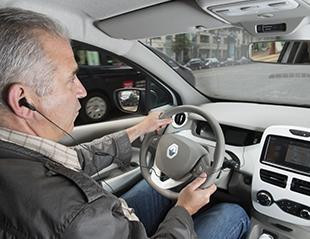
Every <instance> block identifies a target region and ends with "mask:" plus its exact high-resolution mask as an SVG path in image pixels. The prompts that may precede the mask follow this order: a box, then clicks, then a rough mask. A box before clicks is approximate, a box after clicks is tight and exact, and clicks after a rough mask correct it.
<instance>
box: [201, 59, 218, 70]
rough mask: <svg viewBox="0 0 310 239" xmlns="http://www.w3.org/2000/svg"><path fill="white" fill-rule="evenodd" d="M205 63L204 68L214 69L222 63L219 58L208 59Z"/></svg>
mask: <svg viewBox="0 0 310 239" xmlns="http://www.w3.org/2000/svg"><path fill="white" fill-rule="evenodd" d="M204 62H205V65H204V68H213V67H219V66H220V62H219V60H218V59H217V58H206V59H205V60H204Z"/></svg>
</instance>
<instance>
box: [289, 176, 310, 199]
mask: <svg viewBox="0 0 310 239" xmlns="http://www.w3.org/2000/svg"><path fill="white" fill-rule="evenodd" d="M291 190H292V191H294V192H298V193H301V194H305V195H308V196H310V182H307V181H304V180H301V179H297V178H293V180H292V184H291Z"/></svg>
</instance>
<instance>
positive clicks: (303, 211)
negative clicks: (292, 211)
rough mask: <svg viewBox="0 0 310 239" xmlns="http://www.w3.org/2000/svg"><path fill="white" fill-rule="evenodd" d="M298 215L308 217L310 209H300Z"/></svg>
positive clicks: (309, 217) (309, 216)
mask: <svg viewBox="0 0 310 239" xmlns="http://www.w3.org/2000/svg"><path fill="white" fill-rule="evenodd" d="M299 215H300V217H301V218H304V219H310V211H309V210H308V209H302V210H301V211H300V213H299Z"/></svg>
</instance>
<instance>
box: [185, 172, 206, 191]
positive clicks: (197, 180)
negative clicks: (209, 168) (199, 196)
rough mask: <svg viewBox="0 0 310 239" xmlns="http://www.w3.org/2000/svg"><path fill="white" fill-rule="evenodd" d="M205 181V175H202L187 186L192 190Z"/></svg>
mask: <svg viewBox="0 0 310 239" xmlns="http://www.w3.org/2000/svg"><path fill="white" fill-rule="evenodd" d="M206 179H207V174H206V173H202V174H201V175H200V176H199V177H197V178H196V179H195V180H194V181H192V182H191V183H190V184H189V187H190V188H192V189H193V190H196V189H197V188H199V187H200V186H201V185H202V184H203V183H204V182H205V181H206Z"/></svg>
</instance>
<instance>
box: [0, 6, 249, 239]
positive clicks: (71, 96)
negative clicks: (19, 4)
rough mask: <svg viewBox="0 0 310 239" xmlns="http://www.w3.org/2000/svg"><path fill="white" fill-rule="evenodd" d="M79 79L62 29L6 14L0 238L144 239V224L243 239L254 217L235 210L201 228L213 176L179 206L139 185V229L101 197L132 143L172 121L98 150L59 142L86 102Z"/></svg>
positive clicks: (135, 201) (125, 211) (0, 30)
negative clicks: (104, 172) (110, 170)
mask: <svg viewBox="0 0 310 239" xmlns="http://www.w3.org/2000/svg"><path fill="white" fill-rule="evenodd" d="M76 72H77V64H76V62H75V60H74V56H73V53H72V50H71V47H70V42H69V40H68V37H67V34H66V32H65V31H64V30H63V29H62V28H61V27H60V26H59V25H57V24H56V23H54V22H53V21H52V20H50V19H49V18H47V17H46V16H43V15H40V14H37V13H34V12H31V11H25V10H21V9H13V8H11V9H10V8H7V9H0V94H1V98H0V127H1V128H0V149H1V150H0V238H74V239H79V238H90V239H94V238H138V239H139V238H147V234H146V231H145V228H144V226H143V224H144V225H145V227H146V230H147V231H148V233H149V236H152V237H153V238H196V232H197V233H198V236H199V237H200V238H240V237H242V236H243V235H244V233H245V232H246V230H247V227H248V224H249V220H248V217H247V215H246V214H245V213H244V211H243V210H242V209H241V208H240V207H239V206H236V205H232V204H222V205H220V206H217V207H215V208H214V209H211V210H210V211H208V212H207V213H204V212H202V213H200V214H196V215H195V216H194V223H195V225H194V223H193V219H192V217H191V216H192V215H194V214H195V213H196V212H197V211H198V210H199V209H200V208H201V207H203V206H204V205H205V204H207V203H208V202H209V198H210V196H211V194H212V193H213V192H214V191H215V190H216V186H215V185H212V186H211V187H209V188H208V189H204V190H202V189H199V186H200V185H201V184H202V183H203V182H204V181H205V176H206V175H202V177H199V178H197V179H196V180H194V181H193V182H192V183H190V184H189V185H188V186H186V187H185V188H184V189H183V190H182V191H181V193H180V196H179V198H178V200H177V202H176V203H173V205H171V203H172V202H170V201H169V200H167V199H165V198H163V197H161V196H160V195H159V194H157V193H156V192H155V191H154V190H152V189H151V188H150V187H148V186H147V185H146V184H145V182H144V181H142V182H141V183H139V184H138V185H136V186H135V187H134V188H133V189H132V190H130V191H129V192H127V193H126V194H125V195H124V198H125V199H127V200H128V203H129V205H130V206H131V205H132V206H133V207H135V210H136V212H137V215H138V216H139V217H141V221H140V220H139V218H138V217H137V216H136V214H135V213H134V211H133V210H132V209H131V208H129V207H128V206H127V204H126V202H125V201H124V200H122V199H119V198H117V197H115V196H114V195H113V194H111V193H109V192H107V191H105V190H103V189H102V187H100V185H99V184H98V183H97V182H95V181H94V180H93V179H92V178H91V177H90V175H93V174H94V173H96V171H97V170H100V169H102V168H104V167H106V166H107V165H109V164H111V163H112V162H115V163H118V164H122V165H126V163H127V162H128V161H129V160H130V156H131V147H130V143H131V142H133V141H134V140H135V139H136V138H137V137H139V136H141V135H143V134H145V133H148V132H151V131H153V130H156V129H158V128H159V127H161V126H164V125H166V124H168V123H170V120H169V119H163V120H160V119H158V116H159V113H151V114H150V115H149V116H147V117H146V118H145V120H143V121H142V122H141V123H139V124H138V125H136V126H134V127H131V128H129V129H127V130H125V131H121V132H118V133H115V134H112V135H109V136H106V137H103V138H101V139H97V140H95V141H93V142H91V143H87V144H83V145H78V146H76V147H74V148H68V147H65V146H64V145H61V144H58V143H56V142H57V141H58V140H59V139H61V138H62V137H63V135H64V134H65V132H70V131H71V130H72V129H73V127H74V125H73V123H74V120H75V118H76V116H77V115H78V111H79V109H80V104H79V101H78V99H79V98H82V97H84V96H85V95H86V91H85V89H84V87H83V86H82V85H81V83H80V81H79V80H78V78H77V77H76ZM143 200H144V202H143ZM171 206H172V208H171V209H170V207H171ZM163 217H165V218H163ZM154 222H156V223H155V224H154ZM160 222H161V224H160V225H159V226H158V224H159V223H160ZM157 227H158V229H157ZM156 229H157V230H156ZM195 230H196V232H195Z"/></svg>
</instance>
